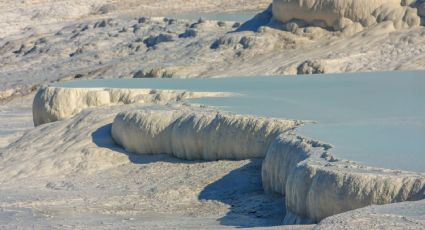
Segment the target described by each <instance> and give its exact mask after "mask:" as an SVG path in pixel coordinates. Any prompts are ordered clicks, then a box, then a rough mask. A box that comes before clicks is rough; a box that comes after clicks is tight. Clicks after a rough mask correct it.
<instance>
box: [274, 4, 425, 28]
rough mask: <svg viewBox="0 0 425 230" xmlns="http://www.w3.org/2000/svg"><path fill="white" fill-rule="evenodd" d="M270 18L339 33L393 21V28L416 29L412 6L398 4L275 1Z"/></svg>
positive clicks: (416, 18) (416, 14)
mask: <svg viewBox="0 0 425 230" xmlns="http://www.w3.org/2000/svg"><path fill="white" fill-rule="evenodd" d="M273 17H274V18H275V19H276V20H278V21H280V22H283V23H286V22H289V21H291V20H294V19H298V20H302V21H304V22H306V23H307V24H309V25H315V26H320V27H326V28H329V29H333V30H337V31H341V30H345V29H348V28H350V29H352V28H351V27H353V26H355V27H358V25H362V26H364V27H367V26H370V25H373V24H376V23H379V22H383V21H392V22H393V23H394V26H395V27H396V28H399V29H401V28H410V27H414V26H419V25H420V23H421V18H420V17H419V16H418V12H417V9H415V4H406V3H405V1H403V3H402V2H401V1H400V0H274V1H273Z"/></svg>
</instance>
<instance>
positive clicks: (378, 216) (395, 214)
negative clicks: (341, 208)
mask: <svg viewBox="0 0 425 230" xmlns="http://www.w3.org/2000/svg"><path fill="white" fill-rule="evenodd" d="M348 226H350V227H352V228H355V229H359V230H369V229H400V230H413V229H415V230H420V229H425V200H421V201H416V202H403V203H396V204H388V205H381V206H377V205H372V206H370V207H366V208H361V209H357V210H354V211H350V212H346V213H343V214H339V215H335V216H332V217H329V218H326V219H325V220H323V221H322V222H320V224H319V225H317V226H316V227H315V228H314V230H322V229H327V230H331V229H335V230H336V229H346V228H347V227H348Z"/></svg>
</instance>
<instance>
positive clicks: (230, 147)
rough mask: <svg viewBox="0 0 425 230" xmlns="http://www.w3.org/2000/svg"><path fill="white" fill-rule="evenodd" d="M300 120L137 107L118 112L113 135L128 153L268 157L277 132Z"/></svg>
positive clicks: (208, 157)
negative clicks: (134, 109)
mask: <svg viewBox="0 0 425 230" xmlns="http://www.w3.org/2000/svg"><path fill="white" fill-rule="evenodd" d="M300 124H301V122H300V121H293V120H278V119H266V118H258V117H249V116H236V115H231V114H223V113H217V112H203V111H181V110H176V111H169V110H165V111H164V110H163V111H161V110H153V111H140V112H139V111H133V112H123V113H120V114H118V115H117V117H116V118H115V120H114V123H113V125H112V137H113V138H114V140H115V142H116V143H118V144H119V145H122V146H123V147H124V148H125V149H126V150H127V151H129V152H133V153H138V154H162V153H168V154H170V155H173V156H176V157H178V158H180V159H186V160H229V159H231V160H241V159H249V158H256V157H264V156H265V153H266V151H267V148H268V146H269V145H270V143H271V142H272V141H273V139H274V138H276V135H279V134H281V133H285V132H287V131H289V130H291V129H293V128H294V127H296V126H298V125H300Z"/></svg>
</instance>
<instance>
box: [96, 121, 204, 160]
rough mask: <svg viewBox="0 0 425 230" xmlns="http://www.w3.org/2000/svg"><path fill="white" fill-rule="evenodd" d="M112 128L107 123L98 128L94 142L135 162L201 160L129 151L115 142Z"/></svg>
mask: <svg viewBox="0 0 425 230" xmlns="http://www.w3.org/2000/svg"><path fill="white" fill-rule="evenodd" d="M111 130H112V124H107V125H104V126H102V127H100V128H98V129H97V130H96V131H94V132H93V133H92V135H91V137H92V140H93V143H95V144H96V145H97V146H98V147H100V148H108V149H110V150H113V151H116V152H120V153H122V154H125V155H127V156H128V159H129V160H130V161H131V162H132V163H134V164H150V163H154V162H158V161H163V162H169V163H185V164H194V163H199V161H187V160H181V159H178V158H175V157H173V156H170V155H168V154H155V155H141V154H134V153H130V152H127V151H126V150H125V149H124V148H122V147H121V146H119V145H117V144H116V143H115V141H114V139H113V138H112V136H111Z"/></svg>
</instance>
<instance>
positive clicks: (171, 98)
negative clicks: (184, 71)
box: [32, 87, 225, 126]
mask: <svg viewBox="0 0 425 230" xmlns="http://www.w3.org/2000/svg"><path fill="white" fill-rule="evenodd" d="M220 95H225V93H208V92H204V93H193V92H184V91H173V90H150V89H111V88H109V89H102V88H92V89H86V88H60V87H44V88H41V89H40V90H39V91H38V92H37V94H36V95H35V97H34V102H33V107H32V109H33V120H34V125H35V126H38V125H41V124H45V123H49V122H53V121H58V120H63V119H65V118H68V117H71V116H73V115H74V114H77V113H79V112H81V111H82V110H83V109H86V108H91V107H98V106H111V105H118V104H133V103H140V104H161V103H162V104H165V103H167V102H176V101H181V100H183V99H188V98H196V97H201V96H202V97H214V96H220Z"/></svg>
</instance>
